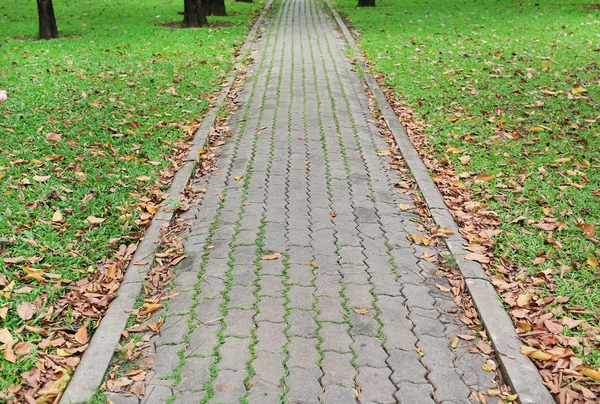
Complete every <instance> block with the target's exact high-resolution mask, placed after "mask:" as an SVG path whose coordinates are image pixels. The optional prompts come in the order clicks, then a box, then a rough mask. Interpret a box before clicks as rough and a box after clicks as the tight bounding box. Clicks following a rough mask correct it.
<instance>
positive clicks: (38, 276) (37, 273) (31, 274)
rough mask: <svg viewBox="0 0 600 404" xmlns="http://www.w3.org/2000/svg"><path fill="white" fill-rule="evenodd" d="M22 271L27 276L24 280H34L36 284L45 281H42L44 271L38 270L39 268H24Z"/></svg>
mask: <svg viewBox="0 0 600 404" xmlns="http://www.w3.org/2000/svg"><path fill="white" fill-rule="evenodd" d="M23 270H24V271H25V273H26V274H27V275H25V279H35V280H36V281H38V282H42V283H45V282H46V280H45V279H44V271H43V270H41V269H39V268H30V267H25V268H23Z"/></svg>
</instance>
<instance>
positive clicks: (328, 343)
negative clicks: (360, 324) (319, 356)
mask: <svg viewBox="0 0 600 404" xmlns="http://www.w3.org/2000/svg"><path fill="white" fill-rule="evenodd" d="M348 332H349V330H348V325H347V324H334V323H323V324H322V328H321V330H320V331H319V334H320V335H321V337H322V338H323V344H322V345H321V349H323V350H324V351H327V350H335V351H342V352H348V351H350V345H351V344H352V339H351V338H350V335H349V334H348Z"/></svg>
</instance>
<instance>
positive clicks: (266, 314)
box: [255, 296, 285, 323]
mask: <svg viewBox="0 0 600 404" xmlns="http://www.w3.org/2000/svg"><path fill="white" fill-rule="evenodd" d="M284 303H285V300H284V299H283V298H281V297H269V296H263V297H262V298H261V299H260V301H259V302H258V304H257V306H258V310H259V313H258V314H257V315H256V317H255V320H256V321H271V322H274V323H277V322H283V321H284V320H283V316H284V315H285V307H284V306H283V305H284Z"/></svg>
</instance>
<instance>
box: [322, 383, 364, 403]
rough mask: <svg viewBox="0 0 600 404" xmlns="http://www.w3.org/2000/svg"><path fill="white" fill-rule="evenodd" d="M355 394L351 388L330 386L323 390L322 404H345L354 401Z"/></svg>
mask: <svg viewBox="0 0 600 404" xmlns="http://www.w3.org/2000/svg"><path fill="white" fill-rule="evenodd" d="M355 397H356V393H355V390H354V388H353V387H352V386H337V385H331V386H327V387H326V388H325V392H324V393H323V396H322V398H321V403H322V404H346V403H353V402H355V400H356V398H355Z"/></svg>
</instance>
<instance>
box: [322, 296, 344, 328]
mask: <svg viewBox="0 0 600 404" xmlns="http://www.w3.org/2000/svg"><path fill="white" fill-rule="evenodd" d="M342 302H343V300H342V299H341V298H340V297H329V296H319V297H318V302H317V310H318V311H319V314H318V315H317V320H319V321H335V322H342V321H344V319H345V317H346V312H345V311H344V308H343V307H342Z"/></svg>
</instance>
